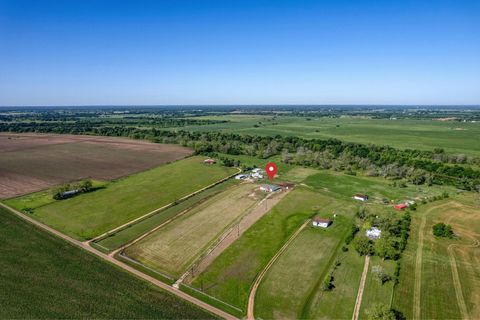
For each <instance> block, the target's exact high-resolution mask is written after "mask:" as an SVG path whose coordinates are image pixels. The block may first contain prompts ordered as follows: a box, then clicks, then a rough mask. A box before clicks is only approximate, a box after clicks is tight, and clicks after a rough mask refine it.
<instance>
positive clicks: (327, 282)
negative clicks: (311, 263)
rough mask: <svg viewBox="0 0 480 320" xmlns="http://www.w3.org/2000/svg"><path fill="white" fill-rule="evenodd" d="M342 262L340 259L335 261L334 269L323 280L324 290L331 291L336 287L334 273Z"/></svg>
mask: <svg viewBox="0 0 480 320" xmlns="http://www.w3.org/2000/svg"><path fill="white" fill-rule="evenodd" d="M340 264H341V262H340V260H338V259H337V260H335V263H334V264H333V267H332V269H331V270H330V272H329V273H328V274H327V275H326V276H325V278H324V279H323V282H322V290H323V291H331V290H333V289H334V288H335V284H334V282H333V281H334V280H335V277H334V276H333V275H334V272H335V270H336V269H337V268H338V267H339V266H340Z"/></svg>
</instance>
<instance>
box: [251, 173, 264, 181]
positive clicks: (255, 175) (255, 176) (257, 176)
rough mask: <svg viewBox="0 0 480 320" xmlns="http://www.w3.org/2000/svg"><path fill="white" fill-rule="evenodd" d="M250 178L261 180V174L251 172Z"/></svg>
mask: <svg viewBox="0 0 480 320" xmlns="http://www.w3.org/2000/svg"><path fill="white" fill-rule="evenodd" d="M252 178H255V179H263V174H261V173H260V172H253V173H252Z"/></svg>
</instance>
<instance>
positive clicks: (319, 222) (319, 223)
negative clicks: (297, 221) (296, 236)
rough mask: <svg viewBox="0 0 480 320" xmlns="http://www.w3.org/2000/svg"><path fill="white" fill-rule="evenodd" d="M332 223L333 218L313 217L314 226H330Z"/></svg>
mask: <svg viewBox="0 0 480 320" xmlns="http://www.w3.org/2000/svg"><path fill="white" fill-rule="evenodd" d="M331 224H332V220H329V219H323V218H320V217H315V218H313V221H312V225H313V226H314V227H320V228H328V227H329V226H330V225H331Z"/></svg>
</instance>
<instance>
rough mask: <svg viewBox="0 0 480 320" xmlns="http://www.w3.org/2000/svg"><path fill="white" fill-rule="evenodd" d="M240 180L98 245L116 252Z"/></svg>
mask: <svg viewBox="0 0 480 320" xmlns="http://www.w3.org/2000/svg"><path fill="white" fill-rule="evenodd" d="M238 183H239V181H238V180H234V179H229V180H227V181H225V182H223V183H220V184H217V185H216V186H213V187H211V188H209V189H207V190H205V191H202V192H200V193H198V194H196V195H194V196H192V197H190V198H188V199H186V200H184V201H181V202H180V203H178V204H176V205H174V206H173V207H169V208H166V209H165V210H161V211H160V212H158V213H157V214H154V215H152V216H150V217H148V218H146V219H144V220H141V221H139V222H138V223H135V224H133V225H131V226H129V227H127V228H125V229H122V230H120V231H118V232H116V233H114V234H112V235H109V236H108V237H106V238H105V239H102V240H100V241H98V242H95V243H96V244H98V245H100V246H101V248H103V249H107V250H108V251H112V250H115V249H117V248H119V247H121V246H122V245H124V244H126V243H128V242H130V241H132V240H134V239H136V238H138V237H140V236H141V235H143V234H144V233H146V232H148V231H150V230H152V229H153V228H155V227H156V226H159V225H161V224H162V223H164V222H166V221H168V220H169V219H171V218H173V217H175V216H176V215H177V214H179V213H181V212H183V211H185V210H188V209H189V208H191V207H193V206H195V205H197V204H198V203H201V202H202V201H205V200H206V199H208V198H210V197H212V196H214V195H216V194H218V193H219V192H222V191H223V190H225V189H226V188H228V187H230V186H232V185H235V184H238Z"/></svg>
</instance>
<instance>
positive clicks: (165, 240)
mask: <svg viewBox="0 0 480 320" xmlns="http://www.w3.org/2000/svg"><path fill="white" fill-rule="evenodd" d="M257 187H258V186H257V185H254V184H241V185H238V186H235V187H232V188H230V189H228V190H226V191H224V192H222V193H220V194H218V195H215V196H214V197H212V198H211V199H209V200H207V201H206V202H204V203H202V204H200V205H199V206H197V207H194V208H193V209H192V210H190V212H189V213H187V214H185V215H183V216H182V217H180V218H178V219H176V220H174V221H173V222H171V223H169V224H167V225H166V226H165V227H163V228H161V229H159V230H158V231H156V232H155V233H153V234H152V235H150V236H148V237H146V238H145V239H144V240H142V241H140V242H138V243H137V244H135V245H133V246H132V247H130V248H128V249H127V250H126V254H127V255H128V256H129V257H131V258H134V259H136V260H138V261H140V262H142V263H144V264H145V265H147V266H149V267H152V268H155V269H157V270H159V271H163V272H165V273H168V274H170V275H172V276H174V277H178V276H180V275H181V274H182V273H183V272H185V271H186V269H187V268H188V267H189V265H190V264H191V263H192V262H193V261H194V260H195V258H196V257H198V256H199V255H201V253H202V252H203V251H204V250H206V249H207V248H208V247H209V246H210V245H211V244H212V242H214V241H215V239H217V238H218V237H219V236H221V234H222V233H223V232H224V231H226V230H227V229H228V227H229V226H231V225H232V224H233V223H234V222H235V221H236V220H238V219H239V218H240V217H242V216H243V215H244V214H246V213H247V212H248V210H249V209H250V208H252V207H253V206H255V205H256V204H257V203H258V202H259V201H260V200H261V199H263V198H264V196H265V194H264V193H262V192H258V191H255V189H256V188H257Z"/></svg>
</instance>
